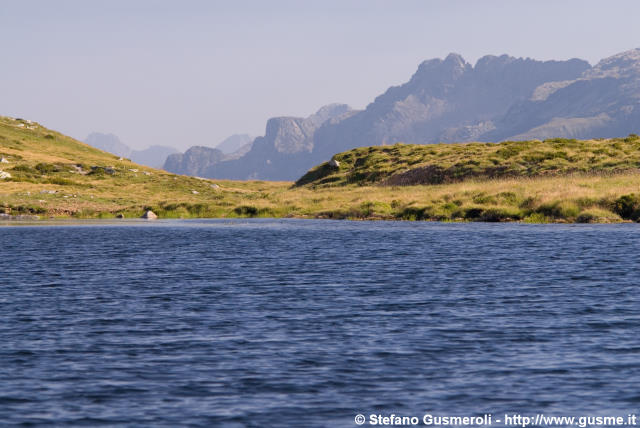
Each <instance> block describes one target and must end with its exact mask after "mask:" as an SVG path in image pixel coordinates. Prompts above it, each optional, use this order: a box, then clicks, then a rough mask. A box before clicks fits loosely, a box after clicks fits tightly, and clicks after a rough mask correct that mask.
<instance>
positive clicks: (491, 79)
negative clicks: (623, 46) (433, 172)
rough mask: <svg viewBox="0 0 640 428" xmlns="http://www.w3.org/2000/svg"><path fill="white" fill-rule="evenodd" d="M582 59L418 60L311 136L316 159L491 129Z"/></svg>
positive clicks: (572, 74)
mask: <svg viewBox="0 0 640 428" xmlns="http://www.w3.org/2000/svg"><path fill="white" fill-rule="evenodd" d="M589 68H590V66H589V64H588V63H587V62H585V61H582V60H577V59H574V60H569V61H545V62H542V61H535V60H532V59H522V58H513V57H510V56H507V55H502V56H499V57H498V56H485V57H483V58H481V59H480V60H478V62H477V63H476V65H475V67H472V66H471V65H470V64H469V63H467V62H466V61H464V59H463V58H462V57H461V56H460V55H457V54H450V55H449V56H447V58H445V59H444V60H440V59H435V60H428V61H425V62H423V63H422V64H420V66H419V67H418V71H416V73H415V74H414V75H413V77H412V78H411V80H409V82H407V83H405V84H404V85H401V86H397V87H392V88H390V89H389V90H387V92H386V93H384V94H383V95H381V96H379V97H378V98H376V100H375V101H374V102H373V103H372V104H370V105H369V106H368V107H367V109H366V110H365V111H363V112H361V113H359V114H357V115H355V116H353V117H351V118H349V119H347V120H344V121H342V122H341V123H340V124H338V125H335V127H337V128H338V129H321V130H320V131H319V132H318V133H317V135H316V139H315V141H314V143H315V144H314V152H316V153H317V156H315V157H316V158H318V159H321V158H326V157H328V156H330V155H331V154H333V153H337V152H340V151H344V150H347V149H351V148H354V147H360V146H365V145H378V144H392V143H395V142H398V141H403V142H412V143H434V142H450V141H469V140H475V139H478V138H479V137H480V136H482V135H484V134H486V133H488V132H490V131H492V130H493V129H494V128H495V124H494V122H495V121H496V120H498V119H499V118H500V117H501V116H502V115H504V114H505V113H506V112H507V111H508V109H509V108H510V107H511V106H512V105H513V104H514V103H517V102H520V101H523V100H525V99H527V98H529V97H530V96H531V94H532V92H533V90H534V89H535V88H536V87H538V86H540V85H541V84H543V83H545V82H548V81H550V80H553V81H558V80H560V81H561V80H569V79H575V78H577V77H579V76H580V75H581V74H582V73H583V72H584V71H585V70H588V69H589Z"/></svg>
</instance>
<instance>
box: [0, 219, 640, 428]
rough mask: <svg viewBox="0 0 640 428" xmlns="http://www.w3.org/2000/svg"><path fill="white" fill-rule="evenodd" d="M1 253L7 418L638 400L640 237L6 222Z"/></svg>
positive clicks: (325, 421)
mask: <svg viewBox="0 0 640 428" xmlns="http://www.w3.org/2000/svg"><path fill="white" fill-rule="evenodd" d="M0 244H1V245H0V275H1V278H2V280H1V281H0V283H1V285H0V321H1V322H0V343H1V344H2V346H1V347H0V361H1V364H0V421H2V424H7V425H17V424H30V425H32V426H33V425H36V426H37V425H43V426H45V425H46V426H76V425H77V426H110V425H111V426H167V427H169V426H171V427H174V426H238V427H244V426H255V427H268V426H283V427H286V426H290V427H297V426H340V427H341V426H345V427H353V426H356V425H355V423H354V417H355V416H356V415H357V414H363V415H366V417H367V418H369V415H370V414H382V415H389V414H391V413H394V414H400V415H410V416H414V415H415V416H419V417H422V415H424V414H425V413H433V414H442V415H451V414H455V415H469V416H471V415H481V414H484V413H491V414H493V415H494V417H496V416H495V415H499V414H504V413H520V414H535V413H544V414H548V415H576V416H579V415H583V414H604V415H625V416H626V415H627V414H628V413H633V411H634V410H636V409H637V407H638V404H639V403H640V392H639V391H638V384H639V382H640V333H639V331H640V312H639V310H640V288H639V282H640V279H639V278H640V258H639V255H640V227H638V226H637V225H635V224H623V225H525V224H482V223H465V224H447V223H424V222H349V221H321V220H318V221H316V220H182V221H179V220H176V221H157V222H135V221H134V222H124V223H115V222H113V223H100V222H87V223H69V224H67V223H62V225H59V224H58V225H53V226H52V225H47V223H44V224H43V225H32V226H16V227H0Z"/></svg>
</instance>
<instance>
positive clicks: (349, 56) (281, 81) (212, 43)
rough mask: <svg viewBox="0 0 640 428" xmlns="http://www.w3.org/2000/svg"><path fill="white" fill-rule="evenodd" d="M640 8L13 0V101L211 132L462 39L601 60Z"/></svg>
mask: <svg viewBox="0 0 640 428" xmlns="http://www.w3.org/2000/svg"><path fill="white" fill-rule="evenodd" d="M639 16H640V1H637V0H624V1H623V0H620V1H616V0H608V1H602V0H597V1H590V0H566V1H563V0H531V1H518V0H483V1H480V0H467V1H462V0H443V1H436V0H433V1H429V0H415V1H414V0H388V1H382V0H319V1H316V0H297V1H292V0H291V1H287V0H253V1H252V0H229V1H223V0H219V1H216V0H210V1H205V0H202V1H196V0H193V1H189V0H174V1H162V0H146V1H145V0H102V1H98V0H95V1H87V0H69V1H64V0H41V1H36V0H20V1H16V0H0V36H1V38H2V58H3V61H2V62H1V63H0V115H9V116H14V117H15V116H19V117H24V118H27V119H33V120H36V121H38V122H40V123H42V124H43V125H45V126H48V127H50V128H54V129H56V130H59V131H61V132H64V133H66V134H69V135H71V136H73V137H76V138H78V139H84V138H85V137H86V135H87V134H88V133H90V132H92V131H99V132H111V133H115V134H116V135H118V136H120V138H121V139H122V140H123V141H124V142H125V143H127V144H129V145H130V146H132V147H134V148H145V147H147V146H149V145H152V144H161V145H170V146H174V147H177V148H180V149H185V148H187V147H189V146H191V145H196V144H198V145H210V146H213V145H215V144H217V143H218V142H219V141H221V140H222V139H224V138H225V137H227V136H229V135H231V134H235V133H250V134H252V135H262V134H263V133H264V127H265V122H266V120H267V119H268V118H269V117H273V116H283V115H293V116H307V115H309V114H311V113H313V112H314V111H315V110H317V109H318V108H319V107H320V106H322V105H324V104H328V103H332V102H343V103H347V104H350V105H351V106H353V107H356V108H363V107H365V106H366V105H367V104H368V103H370V102H371V101H372V100H373V99H374V98H375V96H377V95H379V94H380V93H382V92H383V91H384V90H385V89H386V88H387V87H389V86H391V85H398V84H401V83H403V82H405V81H407V80H408V79H409V78H410V76H411V75H412V74H413V72H414V71H415V69H416V68H417V66H418V64H419V63H420V62H421V61H423V60H425V59H428V58H433V57H443V56H446V54H447V53H449V52H457V53H460V54H462V55H463V56H464V57H465V58H466V59H467V61H470V62H472V63H475V61H476V60H477V59H478V58H479V57H481V56H483V55H486V54H502V53H507V54H510V55H514V56H522V57H532V58H536V59H568V58H573V57H579V58H584V59H586V60H588V61H589V62H591V63H592V64H593V63H595V62H597V61H598V60H599V59H601V58H603V57H606V56H609V55H612V54H615V53H618V52H621V51H624V50H628V49H632V48H636V47H640V25H638V24H637V18H638V17H639Z"/></svg>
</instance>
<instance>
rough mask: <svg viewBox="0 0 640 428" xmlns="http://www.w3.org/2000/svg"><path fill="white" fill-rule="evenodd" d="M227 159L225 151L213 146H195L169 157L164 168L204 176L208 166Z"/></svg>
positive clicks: (178, 172)
mask: <svg viewBox="0 0 640 428" xmlns="http://www.w3.org/2000/svg"><path fill="white" fill-rule="evenodd" d="M223 159H225V155H224V153H222V152H221V151H220V150H218V149H212V148H211V147H203V146H194V147H191V148H190V149H189V150H187V151H186V152H184V153H175V154H172V155H170V156H169V157H167V160H166V161H165V163H164V166H163V168H164V170H165V171H169V172H173V173H174V174H183V175H193V176H197V177H199V176H202V175H203V174H204V173H205V171H206V170H207V168H209V167H210V166H211V165H213V164H216V163H218V162H220V161H222V160H223Z"/></svg>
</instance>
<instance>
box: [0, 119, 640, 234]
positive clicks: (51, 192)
mask: <svg viewBox="0 0 640 428" xmlns="http://www.w3.org/2000/svg"><path fill="white" fill-rule="evenodd" d="M2 158H3V159H4V160H5V161H6V162H3V163H0V172H5V173H7V174H8V175H9V176H8V177H5V178H2V179H0V214H7V215H10V216H16V215H31V216H39V217H40V218H76V219H90V218H115V217H116V216H117V215H123V216H124V217H125V218H138V217H140V216H141V215H142V214H143V213H144V212H145V211H146V210H148V209H151V210H152V211H154V212H155V213H156V214H157V215H158V216H159V217H160V218H245V217H263V218H266V217H270V218H285V217H292V218H321V219H353V220H436V221H458V222H463V221H520V222H528V223H576V222H581V223H592V222H596V223H616V222H623V221H638V220H639V219H640V169H638V168H640V138H638V137H636V136H629V137H627V138H624V139H612V140H597V141H575V140H550V141H545V142H508V143H499V144H479V143H472V144H449V145H432V146H416V145H405V144H397V145H394V146H378V147H371V148H358V149H354V150H352V151H349V152H345V153H341V154H337V155H336V156H335V157H334V159H337V160H339V166H338V167H331V166H330V165H329V164H328V163H325V164H322V165H319V166H318V167H316V168H313V169H312V170H311V171H310V172H309V173H308V174H307V175H306V176H305V177H306V178H305V180H302V181H303V182H302V183H301V182H300V181H299V182H298V183H293V182H268V181H230V180H208V179H200V178H195V177H186V176H177V175H174V174H170V173H168V172H166V171H161V170H156V169H153V168H147V167H144V166H141V165H137V164H135V163H133V162H131V161H130V160H128V159H122V158H118V157H117V156H114V155H111V154H109V153H105V152H102V151H100V150H97V149H94V148H92V147H89V146H87V145H85V144H83V143H81V142H78V141H76V140H73V139H72V138H70V137H66V136H64V135H62V134H59V133H56V132H54V131H51V130H48V129H46V128H44V127H42V126H40V125H39V124H37V123H34V122H30V121H24V120H21V119H12V118H3V117H0V159H2ZM501 159H502V160H501ZM438 162H440V163H438ZM501 162H502V163H501ZM434 166H436V167H438V168H439V169H437V168H436V169H434ZM594 168H595V169H594ZM412 171H418V172H417V173H412ZM434 171H435V172H436V173H437V174H435V175H434ZM425 172H426V173H425ZM516 172H517V174H516ZM398 176H400V177H403V179H405V178H406V177H413V178H412V179H416V177H417V184H412V185H400V184H398V183H402V180H399V181H398V180H396V181H394V180H393V179H392V178H393V177H398Z"/></svg>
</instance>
